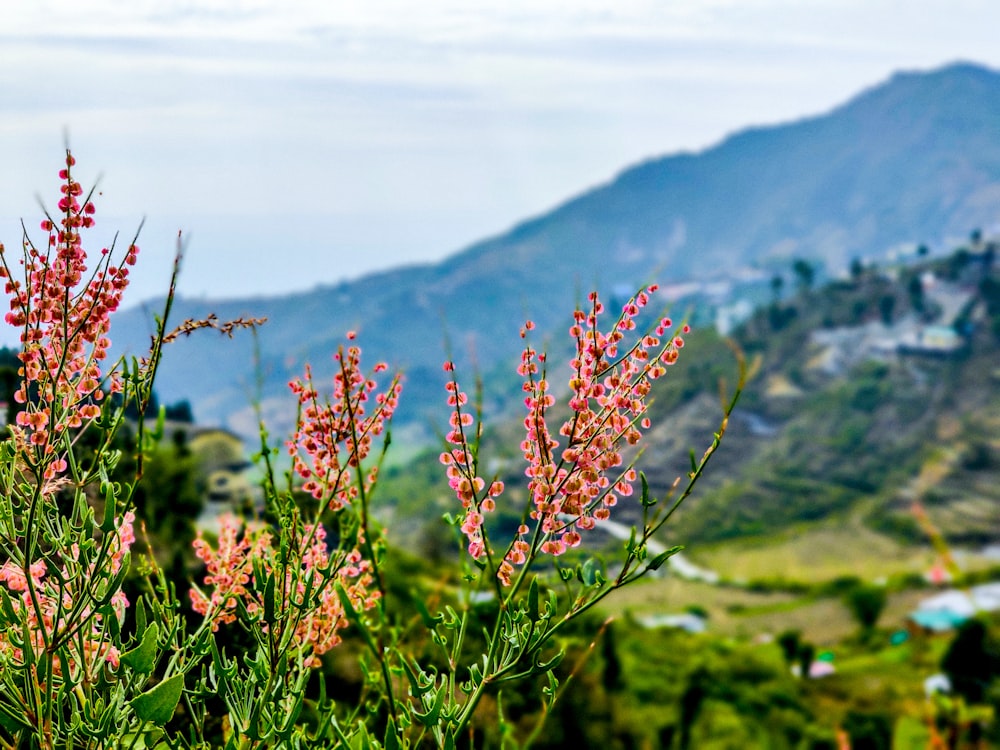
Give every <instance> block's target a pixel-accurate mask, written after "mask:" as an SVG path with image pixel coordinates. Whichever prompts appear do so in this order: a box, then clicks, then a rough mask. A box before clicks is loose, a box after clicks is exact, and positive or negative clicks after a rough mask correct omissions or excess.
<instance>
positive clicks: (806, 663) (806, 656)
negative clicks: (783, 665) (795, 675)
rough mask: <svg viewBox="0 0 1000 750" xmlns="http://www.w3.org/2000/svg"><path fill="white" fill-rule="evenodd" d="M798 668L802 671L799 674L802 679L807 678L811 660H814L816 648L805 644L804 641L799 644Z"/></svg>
mask: <svg viewBox="0 0 1000 750" xmlns="http://www.w3.org/2000/svg"><path fill="white" fill-rule="evenodd" d="M798 657H799V668H800V669H801V670H802V671H801V674H802V676H803V677H808V676H809V670H810V669H811V668H812V664H813V660H814V659H815V658H816V647H815V646H814V645H812V644H811V643H806V642H805V641H803V642H801V643H800V644H799V653H798Z"/></svg>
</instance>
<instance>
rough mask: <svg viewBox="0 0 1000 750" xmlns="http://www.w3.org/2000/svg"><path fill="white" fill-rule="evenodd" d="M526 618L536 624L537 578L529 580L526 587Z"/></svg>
mask: <svg viewBox="0 0 1000 750" xmlns="http://www.w3.org/2000/svg"><path fill="white" fill-rule="evenodd" d="M528 617H529V618H531V621H532V622H538V577H537V576H536V577H535V578H532V579H531V585H530V586H529V587H528Z"/></svg>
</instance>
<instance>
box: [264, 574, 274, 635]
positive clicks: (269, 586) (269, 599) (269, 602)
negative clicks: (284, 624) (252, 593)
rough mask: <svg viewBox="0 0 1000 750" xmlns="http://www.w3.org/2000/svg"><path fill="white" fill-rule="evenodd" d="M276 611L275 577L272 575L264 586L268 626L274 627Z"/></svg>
mask: <svg viewBox="0 0 1000 750" xmlns="http://www.w3.org/2000/svg"><path fill="white" fill-rule="evenodd" d="M274 610H275V601H274V575H273V574H270V575H268V576H267V582H266V583H265V584H264V622H266V623H267V624H268V625H274V623H275V622H276V620H275V617H274Z"/></svg>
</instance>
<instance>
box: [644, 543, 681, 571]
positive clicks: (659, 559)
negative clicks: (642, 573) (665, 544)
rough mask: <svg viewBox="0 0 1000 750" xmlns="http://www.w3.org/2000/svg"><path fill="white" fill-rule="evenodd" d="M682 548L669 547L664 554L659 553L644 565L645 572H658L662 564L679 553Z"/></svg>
mask: <svg viewBox="0 0 1000 750" xmlns="http://www.w3.org/2000/svg"><path fill="white" fill-rule="evenodd" d="M682 549H684V548H683V547H671V548H670V549H668V550H667V551H666V552H661V553H660V554H658V555H657V556H656V557H654V558H653V559H652V560H650V561H649V563H648V564H647V565H646V570H659V569H660V568H661V567H662V565H663V563H665V562H666V561H667V560H669V559H670V558H671V557H673V556H674V555H676V554H677V553H678V552H680V551H681V550H682Z"/></svg>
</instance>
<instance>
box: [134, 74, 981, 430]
mask: <svg viewBox="0 0 1000 750" xmlns="http://www.w3.org/2000/svg"><path fill="white" fill-rule="evenodd" d="M998 134H1000V74H998V73H997V72H995V71H992V70H989V69H987V68H984V67H981V66H977V65H974V64H970V63H958V64H954V65H950V66H947V67H944V68H941V69H937V70H934V71H930V72H912V71H911V72H904V73H898V74H896V75H894V76H892V77H891V78H890V79H889V80H888V81H887V82H884V83H881V84H878V85H876V86H872V87H870V88H868V89H865V90H864V91H862V92H861V93H860V94H858V95H857V96H855V97H852V98H851V99H850V100H848V101H847V102H845V103H843V104H841V105H839V106H837V107H834V108H832V109H831V110H830V111H829V112H827V113H826V114H821V115H815V116H811V117H806V118H801V119H799V120H795V121H793V122H791V123H786V124H779V125H768V126H763V127H754V128H748V129H745V130H742V131H739V132H737V133H734V134H733V135H730V136H728V137H727V138H725V139H723V140H722V141H720V142H719V143H717V144H715V145H713V146H710V147H708V148H706V149H704V150H702V151H699V152H680V153H676V154H667V155H664V156H660V157H655V158H651V159H647V160H645V161H643V162H640V163H638V164H636V165H633V166H631V167H628V168H626V169H624V170H622V171H620V172H619V173H618V174H616V175H615V176H614V177H613V178H612V179H611V180H609V181H608V182H606V183H604V184H601V185H598V186H595V187H593V188H591V189H589V190H586V191H584V192H583V193H581V194H579V195H577V196H574V197H571V198H570V199H568V200H566V201H564V202H563V203H561V204H559V205H557V206H556V207H555V208H553V209H552V210H550V211H547V212H545V213H542V214H539V215H537V216H534V217H531V218H528V219H526V220H525V221H522V222H519V223H517V224H515V225H514V226H513V227H512V228H511V229H509V230H508V231H506V232H502V233H500V234H497V235H494V236H492V237H489V238H486V239H484V240H481V241H479V242H475V243H472V244H470V245H468V246H467V247H465V248H464V249H462V250H460V251H458V252H457V253H455V254H453V255H452V256H450V257H449V258H447V259H445V260H444V261H441V262H439V263H433V264H414V265H410V266H406V267H402V268H395V269H388V270H386V271H380V272H377V273H374V274H370V275H367V276H364V277H361V278H360V279H357V280H355V281H351V282H341V283H338V284H332V285H323V286H320V287H317V288H316V289H313V290H311V291H308V292H303V293H300V294H291V295H280V296H276V297H270V298H267V297H259V296H258V297H255V298H253V299H245V300H225V301H219V302H213V301H211V300H189V299H183V298H182V299H179V300H177V302H176V305H175V308H176V311H175V314H176V316H177V320H180V319H183V318H186V317H192V318H198V317H203V316H205V315H206V314H208V313H209V312H215V313H216V314H218V315H219V317H220V318H222V319H226V318H233V317H240V316H255V317H256V316H266V317H268V318H269V319H270V322H269V323H268V324H267V326H265V327H264V328H262V329H261V331H260V334H259V337H258V346H259V351H260V355H261V363H262V367H263V368H264V369H263V374H264V377H263V382H264V387H263V390H262V392H261V393H260V394H259V395H260V398H261V400H262V401H263V402H267V403H268V404H271V405H273V406H274V409H275V410H277V411H280V410H281V408H282V407H281V406H280V403H282V402H283V400H284V399H286V394H285V383H286V382H287V380H288V379H290V377H293V376H294V375H296V374H298V373H299V372H300V371H301V369H302V367H303V365H304V363H305V362H306V361H310V362H311V363H312V364H313V367H314V370H315V371H316V373H317V375H318V376H319V377H324V376H325V374H328V373H329V371H330V369H329V368H330V365H329V359H330V355H331V353H332V352H333V351H334V350H335V348H336V344H337V342H339V341H340V340H341V337H342V336H343V334H344V332H345V331H347V330H348V329H355V330H358V331H359V332H360V338H359V341H360V343H361V345H362V346H363V347H364V348H365V350H366V356H367V355H369V354H370V355H373V356H374V357H376V358H378V359H385V360H388V361H389V362H390V364H391V365H393V366H395V367H401V368H404V369H406V370H407V372H408V381H409V382H408V386H407V387H408V389H409V394H410V395H409V398H410V399H411V400H415V402H416V403H418V404H421V408H419V409H411V410H410V411H409V412H407V407H404V409H403V411H401V412H400V418H401V420H402V422H404V423H405V422H407V421H411V422H416V421H421V420H424V419H425V417H426V415H425V413H424V411H423V410H425V409H426V402H427V401H428V400H429V399H433V397H434V394H435V393H436V390H434V388H436V386H437V379H439V378H440V375H439V371H440V367H439V364H440V361H441V360H442V359H443V358H444V357H445V356H446V347H445V345H443V344H442V343H441V342H442V341H444V340H445V339H446V338H450V340H451V341H452V342H453V343H452V345H451V348H452V352H451V355H453V356H455V357H456V358H457V359H459V360H464V361H465V363H466V364H468V363H471V362H472V361H473V360H475V361H476V363H477V365H478V366H479V367H481V368H482V369H483V370H484V371H489V370H490V369H492V368H494V367H495V366H496V365H498V364H499V363H501V362H505V361H509V360H511V359H512V358H513V357H515V356H516V354H517V351H518V349H519V347H520V345H521V342H520V340H519V339H518V337H517V333H516V332H517V330H518V328H519V327H520V325H521V323H522V322H523V320H524V319H526V318H528V317H530V318H532V319H534V320H535V322H536V324H537V325H538V327H539V330H540V331H541V332H545V333H546V334H548V335H550V336H551V333H552V331H555V330H559V329H560V328H561V327H562V321H563V320H565V319H567V318H568V315H569V313H570V311H571V309H572V307H573V305H574V303H575V302H576V301H578V300H579V299H580V298H582V296H583V295H584V293H585V292H586V291H589V289H590V288H592V287H597V288H600V289H601V290H602V291H603V292H604V293H605V296H608V295H622V294H625V293H627V292H628V291H632V290H634V288H635V287H637V286H638V285H640V284H641V283H643V282H646V281H650V280H653V279H652V276H653V275H654V274H655V275H657V276H660V278H658V279H656V280H659V281H662V282H669V283H674V282H680V281H686V280H690V279H699V280H702V281H704V280H707V279H726V278H730V277H731V276H732V274H733V272H734V271H735V270H737V269H739V268H751V269H756V271H757V272H759V273H760V274H764V275H770V274H774V273H783V272H784V271H786V270H787V268H788V266H789V265H790V264H791V261H792V260H793V259H797V258H804V259H806V260H808V261H809V262H811V263H814V264H816V265H817V266H819V267H822V268H825V269H827V271H828V272H829V273H836V272H837V271H839V270H840V269H843V268H846V267H847V265H848V264H849V262H850V261H851V260H852V259H854V258H867V257H871V256H872V255H874V254H876V253H881V252H884V251H885V250H887V249H889V248H891V247H892V246H894V245H899V244H908V245H911V246H912V245H914V244H916V243H926V244H929V245H931V246H943V245H946V244H947V240H948V238H949V237H954V236H965V235H967V234H968V232H969V231H970V230H971V229H972V228H974V227H979V226H990V225H992V224H993V223H995V222H996V221H997V218H998V215H1000V214H998V211H997V210H996V209H995V206H998V205H1000V135H998ZM115 329H116V334H115V341H116V343H118V344H119V347H120V350H121V349H126V348H127V349H131V350H133V351H135V350H139V349H141V348H142V347H144V346H145V344H146V342H148V336H149V331H150V326H149V322H148V315H145V316H144V315H143V313H142V312H141V311H136V310H134V309H133V310H125V311H123V312H122V313H120V314H119V315H118V316H116V320H115ZM176 346H177V348H178V349H179V350H180V351H178V352H172V353H171V354H173V356H172V357H168V358H167V360H166V361H165V363H164V367H163V370H162V372H161V380H160V386H159V391H160V395H161V398H163V399H164V400H176V399H179V398H189V399H191V401H192V402H193V403H194V406H195V412H196V415H197V416H198V417H199V419H202V420H206V421H217V422H223V423H226V422H228V423H229V424H230V426H234V423H233V419H234V415H239V414H243V415H244V418H241V417H239V416H237V417H236V422H237V423H239V422H240V420H241V419H243V421H246V420H245V416H246V414H247V409H248V407H247V402H248V400H249V398H248V392H247V391H248V388H249V387H250V386H249V385H248V384H252V383H254V382H255V381H256V380H257V377H256V376H255V375H254V365H253V345H252V342H251V341H250V339H249V337H246V336H243V337H239V338H238V339H237V340H236V341H235V342H232V343H229V344H227V346H226V347H220V346H219V344H218V342H216V341H214V340H211V339H210V338H208V337H205V336H201V337H192V338H191V339H189V340H184V341H180V342H178V344H177V345H176ZM473 351H474V354H472V353H471V352H473ZM370 361H373V360H370ZM435 372H436V373H438V374H437V375H436V376H435V375H433V373H435ZM237 381H242V383H243V385H236V384H235V383H236V382H237ZM405 398H406V397H404V399H405ZM265 411H266V410H265ZM418 412H419V413H418Z"/></svg>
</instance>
